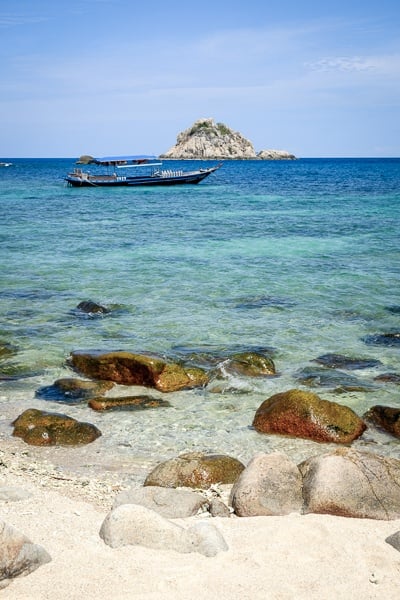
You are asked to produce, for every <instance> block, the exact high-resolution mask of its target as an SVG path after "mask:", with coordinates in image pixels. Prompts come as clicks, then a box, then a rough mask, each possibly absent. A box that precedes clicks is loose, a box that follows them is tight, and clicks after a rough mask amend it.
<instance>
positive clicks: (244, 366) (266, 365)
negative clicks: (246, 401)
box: [225, 352, 276, 377]
mask: <svg viewBox="0 0 400 600" xmlns="http://www.w3.org/2000/svg"><path fill="white" fill-rule="evenodd" d="M225 368H226V370H227V371H229V372H230V373H232V372H233V373H236V374H238V375H244V376H246V377H265V376H268V375H275V374H276V369H275V365H274V361H273V360H272V358H270V357H269V356H265V355H263V354H259V353H257V352H241V353H238V354H234V355H233V356H232V357H231V358H230V359H229V360H228V361H227V363H226V366H225Z"/></svg>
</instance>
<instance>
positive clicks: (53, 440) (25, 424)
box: [12, 408, 101, 446]
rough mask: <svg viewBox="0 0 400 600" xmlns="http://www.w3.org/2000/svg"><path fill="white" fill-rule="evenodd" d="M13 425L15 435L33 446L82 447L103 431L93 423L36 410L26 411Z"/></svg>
mask: <svg viewBox="0 0 400 600" xmlns="http://www.w3.org/2000/svg"><path fill="white" fill-rule="evenodd" d="M12 425H14V431H13V435H14V436H15V437H20V438H22V439H23V440H24V442H26V443H27V444H30V445H32V446H54V445H60V446H80V445H83V444H90V443H91V442H93V441H94V440H96V439H97V438H98V437H99V436H101V431H99V429H97V427H95V425H92V424H91V423H83V422H81V421H76V420H75V419H73V418H72V417H68V416H67V415H63V414H59V413H50V412H45V411H43V410H37V409H35V408H29V409H27V410H25V411H24V412H23V413H22V414H21V415H20V416H19V417H17V418H16V419H15V421H13V423H12Z"/></svg>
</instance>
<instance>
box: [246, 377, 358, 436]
mask: <svg viewBox="0 0 400 600" xmlns="http://www.w3.org/2000/svg"><path fill="white" fill-rule="evenodd" d="M253 427H254V428H255V429H256V430H257V431H259V432H260V433H275V434H280V435H291V436H294V437H301V438H306V439H312V440H314V441H316V442H334V443H339V444H348V443H350V442H352V441H353V440H355V439H356V438H358V437H359V436H360V435H361V434H362V433H363V431H364V430H365V429H366V425H365V423H364V421H363V420H362V419H360V417H358V416H357V415H356V414H355V412H354V411H352V410H351V408H348V407H347V406H342V405H340V404H337V403H336V402H329V401H328V400H321V398H319V396H317V395H316V394H313V393H311V392H303V391H302V390H296V389H294V390H289V391H287V392H281V393H279V394H275V395H273V396H271V397H270V398H268V399H267V400H265V401H264V402H263V403H262V404H261V406H259V408H258V409H257V411H256V414H255V416H254V420H253Z"/></svg>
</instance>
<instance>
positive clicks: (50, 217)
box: [0, 159, 400, 468]
mask: <svg viewBox="0 0 400 600" xmlns="http://www.w3.org/2000/svg"><path fill="white" fill-rule="evenodd" d="M12 162H13V166H12V167H8V168H2V169H0V212H1V222H0V223H1V224H0V248H1V263H0V275H1V288H0V315H1V324H0V341H1V342H2V343H9V344H12V345H13V346H15V347H16V348H17V354H16V355H15V356H14V357H13V358H12V359H7V357H5V358H3V359H2V360H1V362H0V369H1V370H2V371H3V372H5V373H7V372H8V369H9V367H10V365H12V367H13V369H14V370H15V369H19V370H20V371H21V373H22V374H23V375H24V377H21V378H19V379H17V380H6V381H1V382H0V434H1V436H2V437H3V438H5V437H9V436H11V432H12V428H11V427H10V418H15V417H16V416H18V414H20V413H21V412H22V411H23V410H25V409H26V408H30V407H36V408H42V409H44V410H51V411H57V412H64V413H66V414H68V415H70V416H73V417H75V418H78V419H80V420H83V421H90V422H91V423H94V424H96V425H97V426H98V427H99V428H100V430H101V431H102V433H103V435H102V437H101V438H99V439H98V440H97V441H96V442H95V443H94V444H95V445H96V452H97V454H99V455H101V456H102V457H103V458H104V457H105V456H106V457H107V458H106V459H104V460H107V464H109V466H110V468H113V467H112V465H113V464H114V465H119V464H122V462H124V461H125V462H126V461H127V463H128V464H131V465H134V464H138V465H139V464H140V465H142V466H143V465H144V466H148V465H154V464H155V463H157V462H159V461H161V460H165V459H167V458H170V457H172V456H176V455H177V454H180V453H182V452H184V451H197V450H199V451H210V452H224V453H227V454H230V455H232V456H235V457H237V458H239V459H241V460H243V461H244V462H247V461H248V460H249V459H250V458H251V457H252V456H253V455H254V454H255V453H256V452H257V451H265V452H270V451H272V450H275V449H279V450H281V451H284V452H286V453H287V454H288V455H289V456H290V457H291V458H293V459H294V460H296V461H300V460H302V459H303V458H305V457H308V456H311V455H313V454H316V453H318V452H321V451H323V450H325V449H326V448H327V446H323V445H321V444H316V443H314V442H310V441H305V440H297V439H291V438H286V437H280V436H267V435H261V434H258V433H257V432H255V431H254V430H253V429H252V427H251V423H252V420H253V417H254V413H255V411H256V409H257V407H258V406H259V405H260V404H261V402H262V401H263V400H264V399H265V398H267V397H269V396H270V395H272V394H274V393H276V392H280V391H285V390H288V389H291V388H294V387H300V388H303V389H308V388H305V387H304V386H303V385H301V384H300V383H299V381H298V378H297V376H298V373H299V372H300V371H301V370H302V369H304V368H308V367H310V366H312V365H314V366H315V363H313V362H311V361H313V359H315V358H317V357H318V356H320V355H323V354H326V353H339V354H343V355H346V356H350V357H358V358H371V359H375V360H379V361H380V364H379V365H378V366H376V367H373V368H369V369H363V370H357V371H351V372H346V373H347V374H351V375H353V376H356V377H358V378H359V379H360V380H361V381H362V382H363V383H365V384H370V385H371V389H370V390H369V391H363V392H361V391H360V392H356V391H352V392H346V393H341V394H340V393H338V392H337V391H334V390H333V389H332V388H329V387H328V388H327V387H318V386H317V387H315V388H312V390H313V391H315V392H316V393H318V394H319V395H320V396H321V397H322V398H325V399H328V400H334V401H337V402H339V403H342V404H345V405H347V406H350V407H351V408H352V409H353V410H355V411H356V412H357V413H358V414H359V415H362V414H363V413H364V412H365V410H366V409H367V408H368V407H370V406H372V405H374V404H386V405H390V406H400V398H399V395H400V387H399V386H398V385H395V384H394V383H379V384H378V383H376V382H374V378H375V377H376V376H377V375H379V374H382V373H387V372H392V373H393V372H397V373H399V372H400V368H399V361H398V358H399V350H400V346H381V345H374V344H367V343H366V339H367V338H368V336H373V335H375V334H380V333H388V332H398V331H400V323H399V320H400V290H399V277H400V250H399V231H400V159H300V160H297V161H290V162H285V161H284V162H279V161H278V162H273V161H272V162H270V161H265V162H260V161H227V162H226V163H225V164H224V166H223V167H222V169H220V170H219V171H218V172H217V173H216V174H214V175H212V176H210V178H209V179H207V180H206V181H204V182H203V183H201V184H200V185H198V186H177V187H169V188H133V189H127V188H115V189H104V188H96V189H94V188H82V189H76V188H70V187H67V186H66V185H65V184H64V182H63V177H64V175H65V174H66V173H67V171H68V170H69V169H70V168H71V166H73V162H74V161H73V159H15V160H12ZM205 164H208V163H205ZM210 164H211V163H210ZM169 165H171V168H185V169H186V168H190V167H191V166H192V165H191V164H190V163H189V162H188V161H185V162H184V163H178V162H174V163H172V162H170V163H169ZM89 299H90V300H93V301H95V302H98V303H99V304H102V305H105V306H107V307H109V308H111V309H112V311H111V313H110V314H108V315H105V316H103V317H100V318H83V317H82V316H79V315H78V314H77V313H76V311H75V310H74V309H75V308H76V306H77V305H78V304H79V302H81V301H82V300H89ZM260 347H261V348H272V349H273V350H274V355H273V357H274V362H275V364H276V368H277V371H278V372H279V377H276V378H263V379H246V378H242V379H240V378H236V379H234V380H232V381H231V382H230V387H231V390H234V391H229V390H227V391H225V392H224V393H211V392H210V391H209V390H207V389H206V390H191V391H181V392H179V393H173V394H168V395H163V396H162V397H163V399H167V400H168V401H169V402H170V404H171V407H169V408H159V409H151V410H146V411H142V412H123V411H119V412H107V413H96V412H95V411H92V410H91V409H90V408H88V407H87V405H86V403H82V404H79V405H65V404H60V403H56V402H52V401H46V400H42V399H39V398H37V397H35V392H36V391H37V390H38V389H39V388H40V387H42V386H48V385H51V384H52V383H53V382H54V381H55V380H56V379H58V378H60V377H65V376H72V375H73V374H72V373H71V371H70V370H69V369H68V367H67V366H66V364H65V361H66V359H67V357H68V356H69V354H70V352H71V351H72V350H79V349H103V350H122V349H123V350H128V351H132V352H155V353H161V354H165V355H166V356H171V355H172V356H173V355H175V354H177V353H180V352H185V351H189V350H192V349H193V350H194V351H202V350H206V351H211V352H215V353H216V354H218V352H219V351H221V350H224V351H230V350H235V349H237V348H240V349H244V348H247V349H254V348H260ZM26 375H29V376H26ZM228 387H229V386H228ZM133 391H135V392H136V391H140V392H143V391H144V390H142V389H140V390H138V389H132V388H124V387H122V386H117V387H116V388H115V389H114V390H113V392H112V393H113V395H120V394H125V395H128V394H132V392H133ZM145 393H149V390H145ZM153 395H155V396H157V395H158V396H160V394H153ZM94 444H92V445H91V446H94ZM354 446H355V447H357V448H360V449H368V450H372V451H376V452H379V453H381V454H388V455H392V456H396V457H398V458H400V451H399V450H400V445H399V441H397V440H395V439H394V438H393V437H391V436H389V435H386V434H382V433H380V432H377V431H372V430H368V431H367V432H366V433H365V434H364V435H363V437H362V438H361V439H360V440H358V441H356V442H355V443H354ZM45 450H47V449H43V452H45ZM73 455H74V450H71V456H73ZM49 456H51V454H50V455H49ZM103 462H104V461H103ZM124 464H125V463H124ZM115 468H117V466H116V467H115Z"/></svg>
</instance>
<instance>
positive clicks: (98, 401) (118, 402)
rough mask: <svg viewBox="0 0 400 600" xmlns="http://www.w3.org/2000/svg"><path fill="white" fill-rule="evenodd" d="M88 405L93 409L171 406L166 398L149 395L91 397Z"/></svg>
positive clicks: (138, 408)
mask: <svg viewBox="0 0 400 600" xmlns="http://www.w3.org/2000/svg"><path fill="white" fill-rule="evenodd" d="M88 405H89V406H90V408H92V409H93V410H97V411H106V410H133V411H134V410H146V409H148V408H160V407H161V408H162V407H164V408H166V407H169V406H171V405H170V403H169V402H168V401H167V400H162V399H159V398H152V397H151V396H120V397H117V398H91V399H90V400H89V402H88Z"/></svg>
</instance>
